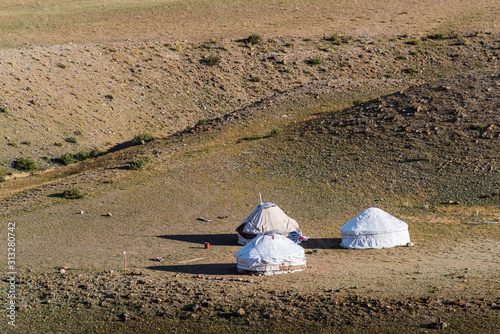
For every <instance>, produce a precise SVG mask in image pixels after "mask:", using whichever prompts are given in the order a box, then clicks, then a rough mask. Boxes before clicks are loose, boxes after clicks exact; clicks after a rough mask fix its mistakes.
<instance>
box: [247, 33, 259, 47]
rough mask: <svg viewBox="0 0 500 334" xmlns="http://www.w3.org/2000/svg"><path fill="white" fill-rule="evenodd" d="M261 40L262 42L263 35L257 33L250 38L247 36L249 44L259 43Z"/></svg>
mask: <svg viewBox="0 0 500 334" xmlns="http://www.w3.org/2000/svg"><path fill="white" fill-rule="evenodd" d="M260 42H262V37H260V35H257V34H252V35H250V36H248V38H247V44H248V45H255V44H259V43H260Z"/></svg>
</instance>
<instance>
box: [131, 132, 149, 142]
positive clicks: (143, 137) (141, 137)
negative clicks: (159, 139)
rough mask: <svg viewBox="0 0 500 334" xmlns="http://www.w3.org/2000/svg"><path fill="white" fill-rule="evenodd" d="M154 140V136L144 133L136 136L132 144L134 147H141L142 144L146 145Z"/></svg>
mask: <svg viewBox="0 0 500 334" xmlns="http://www.w3.org/2000/svg"><path fill="white" fill-rule="evenodd" d="M153 139H155V137H154V136H153V135H152V134H150V133H147V132H143V133H140V134H138V135H135V136H134V139H132V143H133V144H134V145H140V144H145V143H147V142H150V141H152V140H153Z"/></svg>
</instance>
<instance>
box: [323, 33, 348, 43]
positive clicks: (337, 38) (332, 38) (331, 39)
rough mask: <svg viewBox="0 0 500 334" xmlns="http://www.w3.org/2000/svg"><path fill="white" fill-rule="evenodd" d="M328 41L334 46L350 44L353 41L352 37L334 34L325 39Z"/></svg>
mask: <svg viewBox="0 0 500 334" xmlns="http://www.w3.org/2000/svg"><path fill="white" fill-rule="evenodd" d="M325 40H326V41H329V42H330V43H332V44H333V45H341V44H345V43H349V42H350V41H351V40H352V37H351V36H340V35H338V34H333V35H331V36H328V37H325Z"/></svg>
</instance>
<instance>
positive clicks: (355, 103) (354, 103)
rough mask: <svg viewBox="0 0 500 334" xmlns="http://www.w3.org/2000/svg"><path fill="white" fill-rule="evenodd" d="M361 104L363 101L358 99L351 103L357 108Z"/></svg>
mask: <svg viewBox="0 0 500 334" xmlns="http://www.w3.org/2000/svg"><path fill="white" fill-rule="evenodd" d="M361 103H363V100H360V99H356V100H354V101H352V104H353V105H355V106H357V105H358V104H361Z"/></svg>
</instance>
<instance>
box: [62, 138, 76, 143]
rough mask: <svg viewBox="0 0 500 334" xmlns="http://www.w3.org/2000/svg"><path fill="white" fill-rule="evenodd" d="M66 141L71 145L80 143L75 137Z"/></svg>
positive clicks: (65, 139)
mask: <svg viewBox="0 0 500 334" xmlns="http://www.w3.org/2000/svg"><path fill="white" fill-rule="evenodd" d="M64 141H65V142H67V143H71V144H76V143H78V140H77V139H76V138H75V137H68V138H64Z"/></svg>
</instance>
